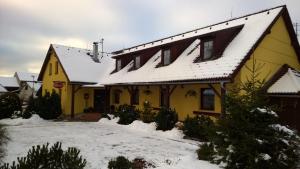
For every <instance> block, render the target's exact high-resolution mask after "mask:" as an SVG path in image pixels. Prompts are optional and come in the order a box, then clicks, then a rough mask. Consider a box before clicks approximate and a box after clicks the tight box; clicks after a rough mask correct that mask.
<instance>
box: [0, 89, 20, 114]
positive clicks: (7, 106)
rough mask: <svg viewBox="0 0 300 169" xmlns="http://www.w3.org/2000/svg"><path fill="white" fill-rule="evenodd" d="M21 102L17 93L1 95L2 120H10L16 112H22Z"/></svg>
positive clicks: (0, 110) (0, 111)
mask: <svg viewBox="0 0 300 169" xmlns="http://www.w3.org/2000/svg"><path fill="white" fill-rule="evenodd" d="M21 110H22V107H21V101H20V99H19V96H18V95H17V94H15V93H5V94H3V95H0V119H3V118H10V117H11V116H12V115H13V113H14V112H16V111H21Z"/></svg>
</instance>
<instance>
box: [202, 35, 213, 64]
mask: <svg viewBox="0 0 300 169" xmlns="http://www.w3.org/2000/svg"><path fill="white" fill-rule="evenodd" d="M213 48H214V43H213V40H208V41H204V43H203V60H209V59H211V58H212V57H213Z"/></svg>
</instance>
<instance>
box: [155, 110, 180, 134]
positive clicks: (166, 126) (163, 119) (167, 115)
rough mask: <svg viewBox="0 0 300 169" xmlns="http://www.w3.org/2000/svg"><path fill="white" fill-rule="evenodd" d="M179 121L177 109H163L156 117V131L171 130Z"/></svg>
mask: <svg viewBox="0 0 300 169" xmlns="http://www.w3.org/2000/svg"><path fill="white" fill-rule="evenodd" d="M177 121H178V115H177V113H176V111H175V109H170V108H166V107H162V108H161V109H160V110H159V112H158V113H157V115H156V117H155V123H156V130H163V131H166V130H171V129H172V128H174V126H175V124H176V122H177Z"/></svg>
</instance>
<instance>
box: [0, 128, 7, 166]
mask: <svg viewBox="0 0 300 169" xmlns="http://www.w3.org/2000/svg"><path fill="white" fill-rule="evenodd" d="M7 141H8V136H7V132H6V129H5V128H4V127H3V126H2V125H1V124H0V163H1V162H2V158H3V157H4V155H5V151H4V145H5V144H6V143H7Z"/></svg>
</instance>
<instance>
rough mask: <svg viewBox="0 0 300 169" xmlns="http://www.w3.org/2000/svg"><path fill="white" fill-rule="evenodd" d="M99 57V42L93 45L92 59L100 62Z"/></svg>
mask: <svg viewBox="0 0 300 169" xmlns="http://www.w3.org/2000/svg"><path fill="white" fill-rule="evenodd" d="M98 55H99V53H98V42H94V43H93V57H92V58H93V60H94V61H95V62H99V58H98Z"/></svg>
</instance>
